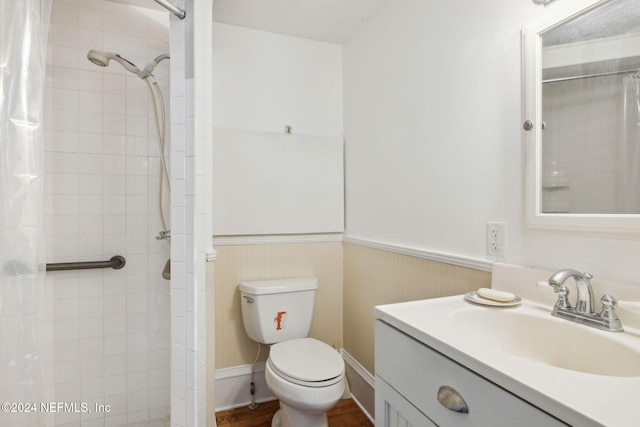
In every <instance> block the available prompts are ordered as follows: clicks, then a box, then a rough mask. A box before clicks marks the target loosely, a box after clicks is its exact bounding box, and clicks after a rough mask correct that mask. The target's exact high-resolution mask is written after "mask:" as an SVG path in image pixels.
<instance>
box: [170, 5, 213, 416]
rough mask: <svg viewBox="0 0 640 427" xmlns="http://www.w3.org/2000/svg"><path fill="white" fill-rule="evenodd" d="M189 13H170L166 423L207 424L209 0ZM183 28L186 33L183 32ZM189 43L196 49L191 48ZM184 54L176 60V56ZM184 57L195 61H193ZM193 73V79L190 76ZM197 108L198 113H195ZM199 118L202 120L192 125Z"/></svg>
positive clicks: (209, 232)
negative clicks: (168, 390)
mask: <svg viewBox="0 0 640 427" xmlns="http://www.w3.org/2000/svg"><path fill="white" fill-rule="evenodd" d="M175 5H176V6H177V7H180V8H186V11H187V18H186V19H184V20H182V21H181V20H179V19H177V18H172V20H171V52H172V53H173V52H176V56H175V57H174V60H173V61H172V64H171V66H172V68H171V89H172V92H171V110H172V117H171V135H172V147H171V164H172V170H171V186H172V191H173V197H172V201H171V203H172V204H171V218H172V222H174V223H179V224H180V225H179V226H178V227H177V228H176V229H175V233H173V234H172V236H173V237H172V239H173V241H172V248H171V253H172V264H171V269H172V274H173V276H172V281H171V425H172V426H175V427H182V426H203V427H204V426H206V425H207V414H206V402H207V396H206V383H205V378H206V345H207V343H206V336H207V334H206V311H207V307H206V305H205V301H206V294H205V292H206V291H205V289H206V287H205V268H204V264H205V250H206V249H210V247H211V230H210V227H207V226H206V225H207V223H210V221H207V220H206V219H205V217H206V214H207V212H208V210H209V205H210V203H209V202H210V199H209V197H208V196H207V195H208V194H211V191H210V190H211V189H210V188H209V187H210V186H209V185H208V182H209V180H208V179H207V177H206V175H207V173H208V172H207V170H208V169H209V168H208V167H207V166H208V164H207V159H210V158H211V157H210V156H209V155H208V154H210V153H207V147H208V146H210V145H211V132H212V128H211V122H210V119H209V118H210V117H211V114H212V108H211V106H210V102H211V89H210V88H211V85H210V79H211V67H210V61H211V55H210V54H209V55H208V54H207V51H206V49H210V46H211V42H210V41H211V28H212V22H211V16H212V2H211V1H187V2H184V1H180V2H177V3H175ZM187 34H192V35H193V39H189V38H188V36H187ZM190 49H193V50H194V51H197V52H198V53H197V54H194V55H189V54H188V52H189V50H190ZM178 59H179V60H180V61H182V63H180V62H179V61H178ZM190 61H194V62H193V63H191V62H190ZM194 74H197V75H198V79H197V82H196V79H195V78H194ZM196 114H199V115H200V116H199V117H198V118H199V119H200V120H198V118H197V117H196ZM198 125H200V127H198Z"/></svg>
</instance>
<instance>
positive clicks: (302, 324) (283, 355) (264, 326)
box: [239, 277, 345, 427]
mask: <svg viewBox="0 0 640 427" xmlns="http://www.w3.org/2000/svg"><path fill="white" fill-rule="evenodd" d="M239 287H240V297H241V300H242V301H241V306H242V320H243V322H244V329H245V330H246V331H247V335H249V338H251V339H252V340H254V341H256V342H259V343H262V344H273V345H271V351H270V354H269V359H268V360H267V365H266V368H265V377H266V380H267V385H268V386H269V389H270V390H271V392H272V393H273V394H274V395H275V396H276V397H277V398H278V399H279V400H280V410H279V411H278V412H277V413H276V414H275V415H274V416H273V420H272V422H271V425H272V427H277V426H282V427H327V425H328V424H327V411H328V410H329V409H331V408H333V406H335V404H336V403H337V402H338V400H340V398H341V397H342V394H343V393H344V390H345V376H344V361H343V360H342V357H341V356H340V354H338V352H337V351H336V350H334V349H333V348H332V347H330V346H328V345H327V344H325V343H323V342H321V341H318V340H316V339H314V338H307V335H308V333H309V328H310V327H311V318H312V316H313V304H314V299H315V292H316V289H317V288H318V279H316V278H315V277H304V278H299V279H282V280H265V281H257V282H243V283H241V284H240V286H239Z"/></svg>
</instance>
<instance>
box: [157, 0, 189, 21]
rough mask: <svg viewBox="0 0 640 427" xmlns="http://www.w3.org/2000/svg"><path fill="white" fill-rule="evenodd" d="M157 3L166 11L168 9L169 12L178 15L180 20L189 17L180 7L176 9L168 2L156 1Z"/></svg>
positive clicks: (165, 0) (164, 0) (163, 0)
mask: <svg viewBox="0 0 640 427" xmlns="http://www.w3.org/2000/svg"><path fill="white" fill-rule="evenodd" d="M155 2H156V3H158V4H159V5H160V6H162V7H164V8H165V9H167V10H168V11H169V12H171V13H173V14H174V15H176V16H177V17H178V18H180V19H184V17H185V16H187V14H186V12H185V11H184V10H182V9H180V8H178V7H175V6H174V5H172V4H171V3H169V2H168V1H167V0H155Z"/></svg>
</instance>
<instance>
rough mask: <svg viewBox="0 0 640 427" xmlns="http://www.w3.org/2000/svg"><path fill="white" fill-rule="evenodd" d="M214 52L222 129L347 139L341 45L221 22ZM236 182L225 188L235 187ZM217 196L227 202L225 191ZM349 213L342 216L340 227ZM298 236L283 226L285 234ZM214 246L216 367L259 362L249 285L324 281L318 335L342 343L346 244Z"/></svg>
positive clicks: (242, 242)
mask: <svg viewBox="0 0 640 427" xmlns="http://www.w3.org/2000/svg"><path fill="white" fill-rule="evenodd" d="M213 50H214V55H213V62H214V63H213V66H214V68H213V69H214V87H213V91H214V96H213V100H214V106H213V115H212V119H213V126H214V127H215V128H216V129H224V130H225V132H228V131H232V132H233V131H238V132H245V133H251V132H253V133H263V134H265V135H276V134H283V135H284V127H285V125H290V126H292V128H293V133H294V134H299V135H316V136H318V135H319V136H326V137H331V138H334V139H335V138H336V137H340V136H341V135H342V48H341V46H339V45H335V44H331V43H321V42H316V41H312V40H306V39H301V38H295V37H290V36H283V35H279V34H273V33H266V32H263V31H256V30H251V29H246V28H240V27H235V26H230V25H224V24H218V23H214V37H213ZM215 148H216V140H214V151H215ZM216 160H218V161H219V159H216ZM292 161H295V159H293V160H292ZM247 173H250V172H247ZM214 174H215V171H214ZM218 179H219V180H224V179H228V177H224V176H222V177H218ZM233 184H234V183H233V182H227V181H223V182H222V183H218V185H222V186H223V187H229V188H230V187H231V186H233ZM214 188H215V186H214ZM254 192H255V194H254V195H253V196H252V197H256V198H257V197H260V196H261V195H260V190H259V188H256V189H255V190H254ZM213 197H214V201H217V200H220V198H219V197H218V194H215V193H214V195H213ZM222 208H224V206H223V207H222ZM341 216H342V213H341V212H340V222H339V223H340V225H341V224H342V218H341ZM294 231H295V230H285V231H284V232H283V231H282V230H281V229H280V230H278V232H277V234H287V233H290V232H294ZM317 231H331V230H315V232H317ZM333 231H341V230H333ZM305 232H310V233H313V232H314V230H305ZM272 234H276V233H275V232H274V233H272ZM214 242H215V244H216V249H217V251H218V254H217V260H216V267H215V289H216V294H215V300H216V301H215V309H216V316H215V324H216V334H215V340H216V342H217V343H218V345H217V346H216V349H217V350H216V353H215V361H216V362H215V363H216V366H215V368H216V369H221V368H226V367H233V366H237V365H245V364H249V363H251V362H253V359H254V358H255V351H256V347H255V344H254V343H252V342H251V341H250V340H249V339H248V338H247V336H246V334H245V332H244V327H243V325H242V319H241V317H240V316H241V315H240V304H239V295H238V292H237V285H238V283H239V281H242V280H257V279H276V278H284V277H296V276H305V275H315V276H317V277H318V278H319V279H320V289H319V291H318V294H317V302H316V307H315V316H314V321H313V326H312V330H311V335H312V336H314V337H316V338H319V339H322V340H323V341H325V342H328V343H329V344H331V345H334V346H335V347H336V348H340V347H341V346H342V302H341V299H340V297H339V296H340V295H341V294H342V245H341V243H339V242H337V241H336V239H335V238H329V241H327V238H326V237H323V236H322V235H315V236H314V235H313V234H309V235H306V236H300V235H296V236H292V237H291V238H286V237H285V238H281V237H275V238H273V239H272V238H270V237H265V238H264V239H263V238H260V237H255V236H254V237H245V238H237V237H231V238H225V239H221V238H220V237H219V236H217V235H216V236H214ZM296 242H297V243H296ZM212 321H213V320H211V322H212ZM209 325H210V327H211V326H212V323H209ZM265 358H266V352H265V353H263V359H262V360H264V359H265ZM211 369H212V367H210V368H209V370H210V371H211ZM210 402H211V401H210ZM212 406H213V404H212Z"/></svg>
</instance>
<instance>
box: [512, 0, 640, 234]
mask: <svg viewBox="0 0 640 427" xmlns="http://www.w3.org/2000/svg"><path fill="white" fill-rule="evenodd" d="M608 1H609V0H571V1H564V2H558V3H557V4H553V5H551V6H550V7H549V9H548V10H547V12H548V15H546V16H545V18H544V19H543V20H541V21H540V22H538V23H537V24H535V25H532V26H530V27H527V28H524V29H523V31H522V52H523V56H522V59H523V63H522V71H523V109H522V110H523V115H524V117H523V120H522V126H523V131H522V132H523V134H524V144H525V146H524V154H525V189H524V190H525V193H524V199H525V200H524V202H525V203H524V205H525V206H524V207H525V225H526V228H527V229H528V230H541V231H542V230H546V231H558V232H563V231H564V232H567V231H569V232H572V234H576V233H578V234H580V233H585V234H593V233H599V234H618V235H619V234H623V233H624V234H627V235H635V237H638V236H640V215H636V214H611V215H607V214H558V213H542V212H541V192H542V186H541V169H542V168H541V167H540V165H541V158H542V156H541V152H542V148H541V143H542V136H541V135H542V132H541V130H542V129H541V126H540V125H539V124H541V123H542V102H541V95H542V43H541V34H542V33H543V32H545V31H546V30H548V29H550V28H552V27H555V26H556V25H559V24H561V23H563V22H565V21H567V20H569V19H571V18H573V17H575V16H576V15H579V14H580V13H582V12H585V11H587V10H590V9H592V8H595V7H598V6H600V5H602V4H605V3H607V2H608ZM527 121H530V122H532V127H531V129H530V130H526V128H525V123H526V122H527Z"/></svg>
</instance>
